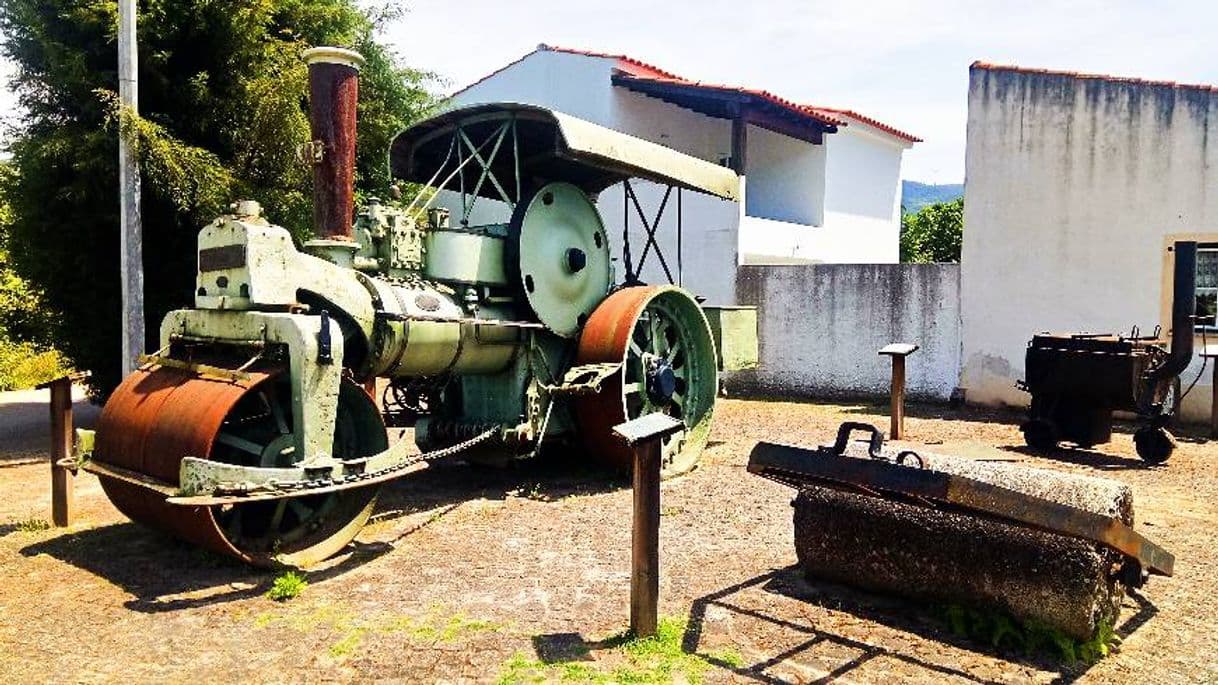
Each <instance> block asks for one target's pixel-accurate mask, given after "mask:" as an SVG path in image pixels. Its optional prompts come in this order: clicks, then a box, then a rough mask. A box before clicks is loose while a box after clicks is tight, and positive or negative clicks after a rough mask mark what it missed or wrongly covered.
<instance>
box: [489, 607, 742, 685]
mask: <svg viewBox="0 0 1218 685" xmlns="http://www.w3.org/2000/svg"><path fill="white" fill-rule="evenodd" d="M687 625H688V622H687V621H686V620H684V619H679V618H663V619H661V620H660V623H659V625H658V626H657V629H656V634H655V636H653V637H647V638H636V637H633V636H631V635H629V634H625V633H623V634H619V635H615V636H612V637H610V638H607V639H605V640H602V641H600V642H598V643H596V644H595V645H593V647H594V648H595V649H597V650H598V652H600V655H599V656H598V658H597V660H596V661H591V662H590V661H571V662H561V663H545V662H543V661H540V660H537V659H529V658H528V657H527V656H525V655H524V654H522V653H517V654H515V655H513V656H512V658H511V659H508V660H507V661H506V662H504V664H503V666H502V669H501V671H500V674H499V683H501V685H509V684H512V683H540V682H552V681H559V682H569V683H576V682H577V683H605V684H608V683H669V682H674V681H683V682H687V683H690V684H691V685H697V684H698V683H700V682H702V676H703V675H704V673H705V672H706V670H707V669H708V668H709V666H710V663H713V662H719V663H724V664H727V665H729V666H731V667H733V668H739V667H740V666H741V665H743V663H744V659H743V658H742V657H741V656H740V655H739V654H736V653H735V652H731V651H720V652H715V653H710V654H705V655H703V654H690V653H688V652H686V651H685V650H684V648H683V646H682V643H683V640H684V638H685V631H686V627H687Z"/></svg>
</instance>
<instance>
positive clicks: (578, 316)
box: [511, 183, 612, 338]
mask: <svg viewBox="0 0 1218 685" xmlns="http://www.w3.org/2000/svg"><path fill="white" fill-rule="evenodd" d="M511 239H512V240H513V241H514V246H513V247H514V249H513V256H514V257H515V258H516V260H517V263H518V265H519V267H518V268H519V283H520V286H521V288H522V289H523V291H524V296H525V298H526V299H527V300H528V302H529V306H531V307H532V309H533V312H534V313H535V314H536V315H537V318H538V320H540V321H541V322H542V323H544V324H545V325H546V327H547V328H549V329H550V330H551V331H553V332H555V333H557V334H558V335H560V336H563V337H565V338H569V337H572V336H574V335H575V334H576V333H578V332H579V330H580V329H581V328H583V325H584V321H586V320H587V318H588V315H589V314H591V313H592V310H593V309H595V308H596V305H598V304H600V302H601V300H604V299H605V295H606V294H608V292H609V286H610V285H611V284H612V273H611V269H610V256H609V238H608V236H607V235H606V234H605V226H604V224H603V223H602V222H601V216H600V213H599V212H597V211H596V205H594V204H592V201H591V200H590V199H589V198H588V196H587V195H586V194H585V193H584V191H582V190H580V189H579V188H578V187H576V186H574V185H572V184H570V183H548V184H546V185H544V186H542V187H541V188H539V189H538V190H537V192H536V193H534V194H533V196H532V197H531V198H530V199H529V200H528V201H527V203H525V204H522V205H520V206H519V207H518V208H517V210H516V216H515V217H513V220H512V238H511Z"/></svg>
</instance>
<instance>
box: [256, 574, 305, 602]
mask: <svg viewBox="0 0 1218 685" xmlns="http://www.w3.org/2000/svg"><path fill="white" fill-rule="evenodd" d="M307 587H309V581H307V580H305V578H304V576H302V575H301V574H299V573H297V572H295V571H288V572H286V573H283V574H281V575H280V576H279V577H278V578H276V579H275V582H274V583H272V584H271V589H270V590H268V591H267V593H266V596H267V597H269V598H271V599H273V600H275V601H276V602H285V601H287V600H289V599H292V598H294V597H299V596H300V593H302V592H304V589H305V588H307Z"/></svg>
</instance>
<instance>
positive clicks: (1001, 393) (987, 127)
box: [961, 66, 1218, 417]
mask: <svg viewBox="0 0 1218 685" xmlns="http://www.w3.org/2000/svg"><path fill="white" fill-rule="evenodd" d="M968 109H969V111H968V147H967V153H966V185H965V199H966V201H965V205H964V207H965V209H964V211H965V216H964V225H965V226H966V230H965V232H964V248H963V256H962V262H963V267H962V272H961V282H962V293H963V305H962V315H963V321H964V329H963V330H964V335H963V343H964V369H963V374H962V378H961V385H962V387H964V388H965V389H966V391H967V396H968V399H969V401H973V402H978V403H984V404H1024V403H1026V402H1027V399H1028V396H1027V395H1026V394H1024V393H1022V392H1019V391H1017V390H1015V388H1014V387H1013V385H1014V383H1015V381H1016V380H1017V379H1019V378H1022V376H1023V370H1024V350H1025V346H1026V344H1027V342H1028V340H1029V339H1030V338H1031V336H1032V334H1033V333H1035V332H1037V331H1044V330H1059V331H1093V332H1108V331H1111V332H1122V331H1128V330H1129V329H1130V327H1131V326H1133V325H1135V324H1136V325H1139V326H1140V327H1141V329H1142V330H1143V331H1150V330H1151V329H1153V328H1154V326H1155V325H1156V324H1160V323H1161V324H1163V325H1164V329H1165V331H1166V329H1167V327H1168V326H1167V323H1168V322H1167V320H1166V319H1167V316H1166V313H1167V310H1168V306H1169V303H1167V302H1166V301H1165V298H1166V297H1168V296H1169V294H1170V291H1169V290H1165V289H1164V287H1163V282H1164V266H1163V260H1162V250H1163V247H1164V244H1165V240H1166V239H1167V237H1168V236H1171V235H1173V234H1185V233H1200V234H1203V235H1209V236H1211V238H1212V239H1213V240H1216V241H1218V92H1214V91H1211V90H1208V89H1201V88H1188V87H1173V86H1171V85H1159V84H1148V83H1144V82H1137V81H1131V80H1116V79H1103V78H1080V77H1078V76H1073V75H1069V74H1053V73H1043V72H1039V73H1038V72H1029V71H1020V70H1012V69H1002V68H984V67H979V66H975V67H974V68H973V69H972V71H971V74H970V84H969V107H968ZM1197 366H1199V364H1198V365H1194V368H1193V369H1190V370H1189V371H1188V372H1186V374H1185V383H1186V385H1187V382H1189V381H1191V380H1192V378H1193V376H1194V375H1195V374H1196V371H1197ZM1206 375H1207V378H1205V379H1202V382H1201V383H1200V384H1199V385H1198V387H1197V390H1195V391H1194V392H1193V394H1192V395H1190V396H1189V398H1188V401H1186V403H1185V406H1184V408H1185V412H1186V416H1191V417H1196V416H1198V415H1199V414H1201V413H1208V410H1209V400H1208V398H1209V393H1210V388H1209V380H1208V374H1206Z"/></svg>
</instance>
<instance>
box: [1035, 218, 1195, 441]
mask: <svg viewBox="0 0 1218 685" xmlns="http://www.w3.org/2000/svg"><path fill="white" fill-rule="evenodd" d="M1168 249H1169V250H1173V251H1174V252H1175V269H1174V274H1173V279H1172V283H1173V288H1172V293H1173V299H1172V320H1171V338H1170V340H1165V339H1163V338H1161V337H1160V336H1159V335H1157V333H1158V330H1157V329H1156V335H1152V336H1147V337H1143V336H1139V335H1138V334H1137V330H1136V329H1135V330H1134V332H1133V333H1132V334H1131V335H1130V336H1128V337H1126V336H1121V335H1112V334H1100V335H1095V334H1087V333H1076V334H1071V333H1059V334H1054V333H1042V334H1040V335H1036V336H1033V338H1032V342H1030V343H1029V344H1028V353H1027V358H1026V364H1025V367H1024V368H1025V369H1026V371H1025V373H1026V375H1027V378H1026V380H1025V381H1024V382H1023V383H1022V384H1021V385H1020V387H1021V388H1022V389H1023V390H1026V391H1027V392H1029V393H1031V394H1032V406H1031V408H1030V410H1029V412H1028V420H1027V421H1026V422H1024V424H1023V426H1022V430H1023V435H1024V440H1025V441H1026V442H1027V444H1028V446H1029V447H1033V448H1036V449H1049V448H1051V447H1054V446H1056V445H1057V443H1058V442H1062V441H1065V442H1072V443H1074V444H1076V445H1078V446H1080V447H1084V448H1085V447H1091V446H1092V445H1097V444H1099V443H1104V442H1108V441H1109V440H1110V439H1111V438H1112V413H1113V412H1114V411H1130V412H1134V413H1136V414H1137V415H1138V418H1139V421H1140V422H1141V423H1142V425H1141V426H1140V427H1139V428H1138V430H1137V432H1136V433H1134V444H1135V446H1136V447H1137V450H1138V456H1140V457H1142V459H1144V460H1146V461H1147V462H1150V463H1154V464H1158V463H1162V462H1164V461H1166V460H1167V458H1168V457H1170V456H1171V453H1172V451H1174V450H1175V446H1176V441H1175V438H1173V437H1172V434H1171V433H1170V432H1169V431H1168V426H1169V425H1170V424H1171V421H1172V419H1173V418H1174V417H1175V414H1176V410H1177V407H1178V404H1179V401H1180V374H1181V373H1182V372H1183V371H1184V369H1185V368H1187V367H1188V364H1189V362H1190V361H1191V360H1192V357H1193V321H1194V317H1193V314H1194V308H1195V306H1196V288H1195V285H1196V280H1197V243H1195V242H1177V243H1175V244H1174V245H1173V246H1172V247H1170V248H1168Z"/></svg>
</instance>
